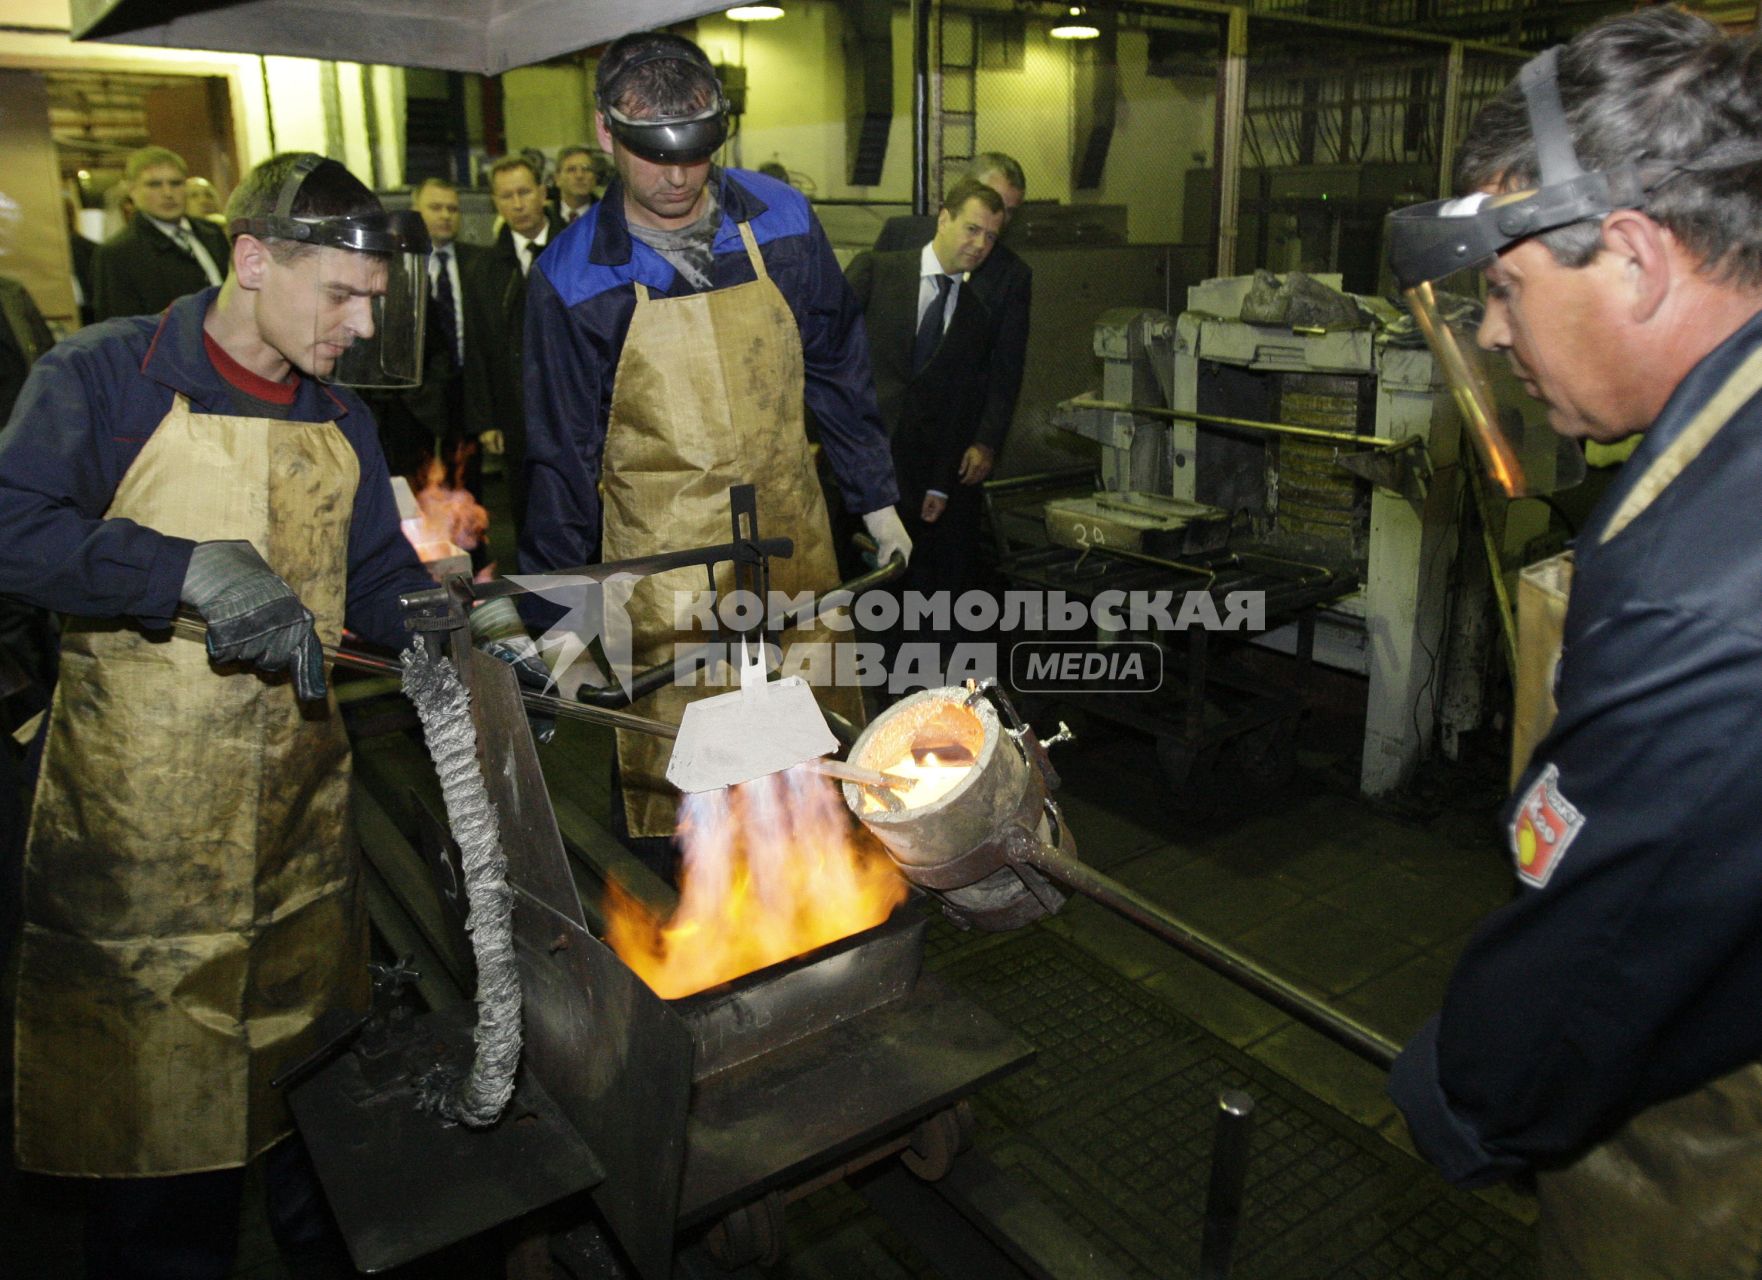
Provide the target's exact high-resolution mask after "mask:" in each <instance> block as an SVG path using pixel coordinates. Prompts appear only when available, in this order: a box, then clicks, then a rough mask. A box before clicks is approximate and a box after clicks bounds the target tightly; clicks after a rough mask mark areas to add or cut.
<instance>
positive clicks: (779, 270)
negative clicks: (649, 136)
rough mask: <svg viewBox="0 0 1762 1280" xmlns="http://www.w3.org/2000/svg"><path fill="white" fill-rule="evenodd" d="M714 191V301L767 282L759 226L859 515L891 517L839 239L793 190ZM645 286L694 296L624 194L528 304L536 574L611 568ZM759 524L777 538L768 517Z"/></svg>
mask: <svg viewBox="0 0 1762 1280" xmlns="http://www.w3.org/2000/svg"><path fill="white" fill-rule="evenodd" d="M711 181H712V182H714V183H715V184H716V187H715V190H716V199H717V202H718V205H719V207H720V209H721V225H720V227H719V228H718V229H717V232H716V239H715V260H714V265H713V267H712V278H713V280H714V287H715V288H717V289H725V288H728V287H730V286H732V285H737V284H746V283H748V282H750V281H751V280H752V279H753V278H754V277H753V269H752V263H751V262H750V261H748V259H747V255H746V247H745V245H744V243H743V242H742V240H741V238H740V230H739V228H738V227H737V226H736V224H737V223H739V222H746V223H749V224H750V225H751V227H752V232H753V237H754V239H755V240H757V241H758V245H759V252H760V253H761V254H762V255H763V256H764V259H765V270H766V272H767V273H768V274H769V275H770V277H771V280H772V281H773V282H774V283H775V284H776V286H777V288H778V290H779V291H780V292H781V293H782V294H783V297H784V300H785V301H786V302H787V303H788V304H789V309H790V311H791V312H792V313H794V315H795V321H796V325H797V327H798V328H799V330H800V332H801V345H802V356H803V360H804V366H805V388H804V394H805V398H806V400H807V407H808V410H809V412H811V413H812V414H813V416H814V418H815V420H817V422H818V424H819V429H820V444H821V447H822V448H823V449H824V450H825V453H826V460H827V462H828V463H829V464H830V465H831V469H832V473H833V475H834V476H836V477H837V480H838V484H839V489H840V492H841V493H842V495H843V497H844V501H845V505H846V506H847V508H848V509H849V510H850V511H851V512H852V513H854V514H858V515H860V514H864V513H866V512H870V511H874V510H877V509H878V508H881V507H886V506H891V505H892V504H893V503H895V502H896V501H898V499H899V489H898V486H897V484H896V483H895V482H894V477H893V459H892V455H891V453H890V452H889V449H888V444H887V431H886V428H885V427H884V426H883V425H882V422H881V414H880V410H879V409H877V408H876V406H875V385H874V378H873V376H872V375H871V373H870V370H869V348H868V341H867V339H866V338H865V336H864V333H863V318H862V310H861V308H859V307H858V306H857V303H856V299H855V297H854V296H853V295H852V294H851V291H850V286H849V285H848V284H847V283H845V279H844V273H843V272H842V271H840V270H839V267H838V260H837V258H835V257H834V256H833V253H832V245H831V243H830V242H829V241H828V240H827V239H826V233H825V231H823V230H822V229H821V227H820V224H819V222H818V221H817V220H816V219H815V217H814V215H813V211H812V210H811V209H810V208H809V207H808V202H807V200H806V199H805V198H804V197H803V196H802V195H801V193H800V192H798V191H796V190H795V189H794V188H793V187H790V186H789V185H788V184H786V183H782V182H778V181H776V180H774V179H772V178H766V177H763V176H761V175H760V174H756V173H747V172H745V171H744V170H728V169H715V170H712V171H711ZM639 282H640V283H641V284H644V285H646V286H648V288H649V290H650V292H651V294H652V295H653V296H655V297H657V298H659V297H677V296H681V295H685V294H689V293H692V292H694V290H693V289H692V288H691V286H690V284H688V283H687V282H686V281H685V280H684V279H682V278H681V277H680V276H679V274H678V272H676V271H675V270H674V269H673V266H672V265H671V264H670V263H669V262H668V261H667V260H666V259H665V258H663V257H662V256H661V255H660V254H659V253H657V252H655V250H653V249H651V248H650V247H649V246H648V245H646V244H644V243H643V242H642V241H640V240H638V239H636V238H635V237H633V236H632V235H631V234H630V228H629V225H628V223H627V222H626V221H625V216H624V189H623V186H622V185H621V183H619V182H614V183H613V184H612V185H611V187H609V188H608V189H607V191H606V194H605V198H603V199H602V200H601V201H600V202H599V203H598V204H596V205H594V206H593V208H591V209H590V210H588V211H587V212H586V213H585V214H583V215H581V216H580V217H579V218H577V219H576V220H575V221H574V222H573V223H571V224H570V226H569V227H568V229H567V230H565V231H564V232H563V234H562V235H561V236H560V237H558V239H557V240H556V242H555V243H554V244H552V245H551V246H550V247H549V248H547V249H546V250H545V252H544V255H543V256H542V257H541V258H540V259H539V260H538V261H537V262H536V263H534V264H533V268H532V273H531V277H530V279H529V281H528V284H527V297H526V377H525V389H526V449H527V479H528V484H529V497H528V506H527V515H526V522H525V524H524V525H523V526H522V530H521V548H520V565H521V568H523V569H524V570H526V571H527V572H538V571H542V570H548V569H560V568H569V567H573V566H576V565H582V564H589V563H592V562H594V561H596V560H597V559H598V558H599V548H600V499H599V478H600V456H601V452H602V450H603V448H604V445H605V440H606V423H607V422H608V421H609V419H610V417H611V409H612V383H613V380H614V375H615V374H616V372H617V369H618V358H619V356H620V355H621V354H622V352H623V350H624V339H625V335H626V334H627V333H628V332H629V330H630V317H631V313H632V312H633V311H634V310H635V309H636V289H635V286H636V284H638V283H639ZM682 354H683V353H682ZM789 514H790V515H791V516H793V515H794V513H789ZM759 520H760V530H761V532H763V530H764V528H765V527H766V524H765V513H764V512H762V511H761V512H760V513H759ZM771 527H773V528H775V527H776V525H775V523H773V524H772V526H771Z"/></svg>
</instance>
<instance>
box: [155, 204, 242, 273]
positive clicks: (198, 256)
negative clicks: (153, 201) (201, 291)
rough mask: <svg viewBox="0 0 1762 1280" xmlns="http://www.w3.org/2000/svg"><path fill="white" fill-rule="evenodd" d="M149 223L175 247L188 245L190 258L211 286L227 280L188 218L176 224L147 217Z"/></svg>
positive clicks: (179, 220)
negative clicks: (162, 233)
mask: <svg viewBox="0 0 1762 1280" xmlns="http://www.w3.org/2000/svg"><path fill="white" fill-rule="evenodd" d="M147 221H149V222H151V223H152V224H153V225H154V226H156V227H158V228H159V229H160V230H161V231H163V232H164V233H165V234H166V235H167V236H168V237H169V238H170V239H171V242H172V243H173V244H175V245H179V246H182V245H188V246H189V252H190V256H191V257H192V258H194V259H195V260H196V265H197V266H199V267H201V268H202V274H203V275H205V276H207V277H208V283H209V284H219V283H220V282H221V281H222V280H224V279H226V273H225V272H224V271H222V270H221V269H220V267H219V266H218V265H217V264H216V263H215V261H214V258H213V256H212V255H210V254H209V252H208V246H207V245H205V244H203V243H202V240H201V238H200V237H199V236H197V235H196V233H195V231H194V230H192V229H191V227H190V220H189V219H188V218H179V219H178V220H177V221H176V222H162V221H161V220H160V219H158V218H155V217H153V216H152V215H151V214H149V215H147Z"/></svg>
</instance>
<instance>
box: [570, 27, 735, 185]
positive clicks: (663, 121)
mask: <svg viewBox="0 0 1762 1280" xmlns="http://www.w3.org/2000/svg"><path fill="white" fill-rule="evenodd" d="M651 62H683V63H686V64H687V65H689V66H692V67H696V68H697V69H699V70H700V71H702V72H703V74H704V78H705V80H706V81H707V82H708V84H709V87H710V100H709V102H707V103H706V104H705V105H704V106H703V107H701V108H699V109H698V110H697V111H694V112H691V113H690V114H687V115H681V116H662V117H658V118H654V119H641V120H639V119H637V118H636V117H634V116H628V115H625V114H624V113H623V112H622V111H619V110H618V109H617V108H616V107H614V106H613V105H612V104H613V103H615V102H617V101H618V97H619V95H620V94H621V93H622V92H623V85H624V82H625V80H626V79H628V78H629V76H630V73H631V72H632V71H635V70H636V69H637V68H638V67H641V66H646V65H647V64H649V63H651ZM602 65H603V64H602ZM594 97H595V99H596V102H597V105H598V106H599V109H600V112H601V114H602V115H604V116H605V118H606V128H607V129H608V130H609V131H610V132H611V135H612V137H614V138H616V139H617V140H618V144H619V145H620V146H622V147H624V148H625V149H626V150H628V151H631V152H634V153H635V154H636V155H639V156H641V157H642V158H643V159H644V160H648V161H652V162H653V163H655V164H696V163H698V162H699V161H701V160H707V159H709V158H710V156H712V155H714V154H715V153H716V151H717V149H718V148H720V147H721V145H722V144H723V143H724V142H726V141H727V140H728V101H727V99H725V98H724V97H723V96H722V82H721V81H720V80H718V79H717V78H716V71H715V68H714V67H712V66H711V65H710V64H709V61H708V60H707V59H705V58H704V57H703V55H702V54H701V53H698V52H697V51H696V50H694V49H692V48H691V47H690V46H689V45H687V44H685V42H684V41H681V42H679V44H678V45H673V44H670V43H669V44H660V45H656V46H654V47H652V48H650V49H647V50H645V51H644V52H642V53H639V54H636V55H635V56H633V57H632V58H631V59H630V60H629V61H628V62H626V63H624V65H622V66H621V67H619V68H618V70H617V72H616V74H614V75H613V76H612V78H611V79H609V80H607V81H605V82H604V83H602V84H600V85H598V86H597V87H596V88H595V90H594Z"/></svg>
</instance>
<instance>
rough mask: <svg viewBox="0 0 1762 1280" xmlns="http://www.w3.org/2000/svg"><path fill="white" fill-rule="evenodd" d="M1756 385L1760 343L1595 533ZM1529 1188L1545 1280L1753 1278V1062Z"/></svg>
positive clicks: (1761, 1229)
mask: <svg viewBox="0 0 1762 1280" xmlns="http://www.w3.org/2000/svg"><path fill="white" fill-rule="evenodd" d="M1758 391H1762V350H1758V351H1756V352H1754V353H1752V354H1751V356H1750V357H1749V358H1748V359H1747V360H1745V361H1744V362H1743V363H1742V364H1740V365H1739V366H1738V367H1737V369H1736V370H1734V371H1733V372H1732V375H1731V377H1729V378H1728V379H1726V382H1725V384H1724V386H1722V387H1721V388H1720V389H1719V391H1718V393H1717V394H1715V395H1714V396H1713V397H1712V398H1711V399H1709V400H1708V402H1707V403H1706V404H1705V405H1703V406H1702V407H1701V410H1700V411H1699V412H1698V413H1697V414H1696V415H1695V417H1694V418H1693V419H1691V420H1690V422H1689V423H1688V424H1687V425H1686V426H1685V427H1684V428H1683V429H1682V431H1681V432H1679V433H1678V434H1677V437H1676V438H1675V439H1674V440H1673V441H1671V443H1670V446H1669V447H1668V448H1667V449H1666V450H1665V451H1664V452H1663V453H1662V454H1660V455H1659V456H1658V457H1657V458H1656V459H1654V461H1653V463H1652V465H1651V466H1650V467H1648V468H1647V469H1646V473H1645V474H1644V475H1643V476H1641V477H1640V479H1639V481H1638V483H1636V484H1635V485H1634V487H1633V488H1632V489H1631V490H1630V491H1629V492H1628V495H1627V497H1626V499H1625V500H1624V501H1623V502H1622V505H1621V506H1620V507H1619V508H1617V510H1616V512H1615V515H1614V516H1613V517H1612V518H1611V519H1610V521H1609V524H1608V525H1607V527H1605V529H1604V530H1603V534H1602V538H1601V541H1602V542H1605V543H1606V542H1608V541H1609V540H1610V539H1612V538H1614V537H1616V536H1617V535H1618V534H1620V533H1621V532H1622V530H1624V529H1626V528H1627V526H1628V525H1629V524H1631V523H1632V522H1633V521H1634V519H1635V518H1637V517H1638V516H1639V515H1640V513H1641V512H1643V511H1645V510H1646V508H1647V507H1649V506H1651V504H1652V503H1653V501H1655V500H1656V499H1657V497H1658V495H1659V494H1660V493H1662V492H1663V491H1664V490H1665V488H1666V487H1667V486H1668V485H1669V484H1670V482H1671V481H1673V480H1675V479H1676V477H1677V476H1679V475H1680V474H1682V472H1683V470H1684V469H1685V468H1686V467H1687V466H1688V465H1689V464H1690V463H1691V462H1693V461H1694V460H1695V459H1696V458H1698V457H1699V456H1700V455H1701V453H1702V451H1703V450H1705V449H1706V447H1707V445H1708V444H1709V443H1711V441H1712V440H1713V438H1714V437H1715V436H1717V435H1718V434H1719V432H1720V431H1722V430H1723V429H1724V428H1725V426H1726V424H1727V423H1729V422H1730V421H1731V419H1732V417H1733V415H1735V414H1736V413H1737V411H1738V410H1739V409H1741V408H1742V407H1743V406H1744V405H1745V404H1746V403H1748V402H1749V401H1750V399H1751V398H1752V397H1754V396H1755V395H1756V394H1757V392H1758ZM1564 612H1565V611H1564V610H1561V613H1562V614H1564ZM1554 644H1555V646H1556V647H1558V637H1556V638H1555V640H1554ZM1520 656H1521V655H1520ZM1549 719H1552V716H1551V715H1550V716H1549ZM1543 730H1544V731H1545V730H1546V725H1544V726H1543ZM1536 1196H1537V1199H1538V1201H1539V1203H1540V1208H1541V1217H1540V1222H1539V1223H1538V1226H1537V1240H1538V1247H1539V1257H1540V1263H1541V1267H1540V1274H1541V1275H1542V1277H1543V1278H1544V1280H1740V1278H1741V1280H1754V1277H1756V1276H1757V1275H1759V1274H1762V1066H1759V1065H1757V1064H1754V1063H1752V1064H1750V1065H1748V1066H1744V1067H1740V1068H1738V1069H1737V1070H1736V1071H1733V1072H1732V1073H1731V1074H1729V1075H1726V1076H1723V1077H1721V1078H1720V1079H1718V1080H1715V1081H1713V1082H1712V1083H1711V1084H1707V1085H1703V1086H1702V1087H1701V1088H1699V1089H1697V1090H1695V1091H1694V1092H1693V1093H1689V1094H1685V1095H1684V1096H1682V1097H1680V1098H1673V1099H1671V1100H1670V1101H1668V1102H1662V1103H1659V1104H1658V1105H1656V1106H1652V1107H1648V1108H1646V1110H1644V1111H1642V1112H1640V1113H1639V1114H1638V1115H1636V1116H1634V1117H1633V1118H1632V1119H1631V1120H1629V1121H1628V1122H1627V1123H1626V1124H1625V1125H1623V1126H1622V1127H1621V1128H1620V1129H1619V1130H1617V1131H1616V1132H1615V1133H1614V1134H1613V1135H1612V1136H1611V1137H1609V1138H1607V1139H1605V1140H1604V1141H1603V1142H1600V1143H1598V1144H1597V1145H1596V1146H1594V1147H1592V1148H1590V1150H1588V1151H1586V1152H1585V1153H1584V1154H1583V1155H1581V1156H1579V1158H1578V1159H1577V1160H1575V1161H1574V1162H1573V1163H1572V1164H1570V1165H1567V1166H1565V1167H1564V1168H1561V1169H1555V1170H1548V1171H1542V1172H1538V1173H1537V1175H1536Z"/></svg>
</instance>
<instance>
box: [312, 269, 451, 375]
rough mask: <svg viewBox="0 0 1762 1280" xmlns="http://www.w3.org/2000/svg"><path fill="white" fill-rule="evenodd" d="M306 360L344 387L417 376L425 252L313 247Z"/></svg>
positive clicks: (425, 301) (317, 372)
mask: <svg viewBox="0 0 1762 1280" xmlns="http://www.w3.org/2000/svg"><path fill="white" fill-rule="evenodd" d="M318 254H319V269H318V274H317V289H318V306H317V308H316V310H315V311H314V313H313V314H314V325H313V343H312V353H313V355H312V368H311V370H310V372H311V373H312V374H313V375H314V376H315V377H317V378H319V379H321V380H322V381H324V382H332V383H336V384H338V385H340V386H345V387H385V388H392V389H398V388H409V387H414V386H417V385H419V384H420V383H421V382H422V343H423V329H424V324H425V322H426V319H427V306H428V255H427V254H425V253H353V252H350V251H349V250H347V249H336V248H330V247H326V248H322V249H319V250H318Z"/></svg>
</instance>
